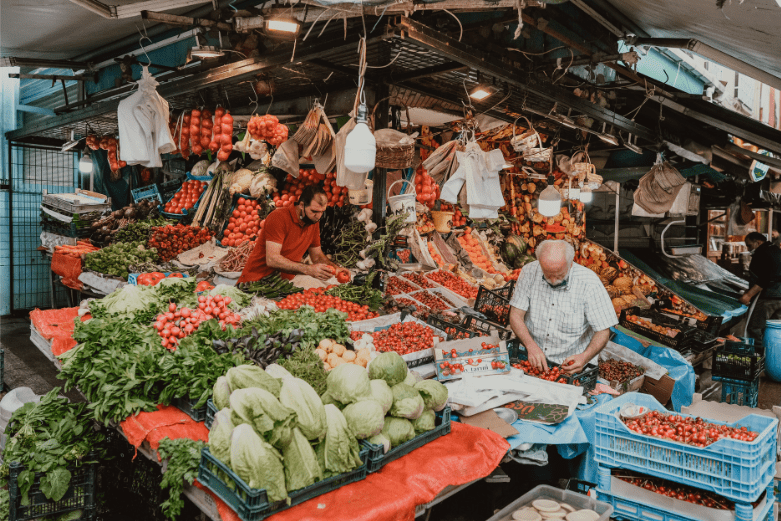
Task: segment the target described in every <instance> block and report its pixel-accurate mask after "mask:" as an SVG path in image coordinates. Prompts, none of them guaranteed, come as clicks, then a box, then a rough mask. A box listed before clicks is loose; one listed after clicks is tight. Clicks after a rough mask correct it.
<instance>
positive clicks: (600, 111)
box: [397, 17, 657, 141]
mask: <svg viewBox="0 0 781 521" xmlns="http://www.w3.org/2000/svg"><path fill="white" fill-rule="evenodd" d="M397 28H398V30H400V31H401V36H402V38H408V39H410V40H412V41H414V42H416V43H418V44H419V45H422V46H424V47H426V48H428V49H431V50H432V51H434V52H437V53H439V54H440V55H442V56H446V57H448V58H449V59H451V60H453V61H457V62H459V63H461V64H463V65H466V66H468V67H471V68H473V69H476V70H479V71H480V72H481V73H483V74H488V75H491V76H495V77H496V78H497V79H499V80H501V81H505V82H507V83H508V84H509V85H512V86H513V87H515V88H516V89H518V90H520V91H522V92H529V93H530V94H534V95H535V96H538V97H540V98H543V99H545V100H548V101H550V102H551V103H557V102H558V103H560V104H562V105H565V106H567V107H570V108H572V109H574V110H576V111H578V112H580V113H582V114H585V115H586V116H589V117H591V118H594V119H596V120H598V121H604V122H606V123H608V124H609V125H613V126H614V127H615V128H617V129H619V130H622V131H624V132H628V133H630V134H633V135H636V136H639V137H642V138H644V139H648V140H651V141H656V140H657V136H656V133H655V132H654V131H652V130H651V129H649V128H647V127H645V126H643V125H640V124H638V123H636V122H635V121H632V120H630V119H628V118H625V117H624V116H622V115H620V114H618V113H616V112H613V111H612V110H609V109H605V108H602V107H600V106H599V105H596V104H594V103H591V102H589V101H586V100H584V99H581V98H579V97H578V96H575V95H574V94H572V93H571V92H569V91H568V90H565V89H562V88H560V87H557V86H554V85H552V84H550V83H542V82H540V81H538V80H536V79H534V78H530V77H529V78H524V77H521V76H519V75H518V74H517V71H515V70H513V69H512V68H510V67H508V65H507V64H505V63H502V62H501V61H498V60H495V59H494V58H493V57H492V56H490V55H488V54H486V53H483V52H482V51H480V50H478V49H475V48H472V47H470V46H468V45H465V44H463V43H461V42H458V41H456V40H455V39H453V38H449V37H447V36H445V35H443V34H441V33H439V32H437V31H435V30H434V29H431V28H430V27H426V26H425V25H422V24H420V23H417V22H415V21H413V20H410V19H409V18H406V17H399V20H398V23H397ZM450 101H451V102H452V100H450Z"/></svg>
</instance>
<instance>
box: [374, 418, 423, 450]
mask: <svg viewBox="0 0 781 521" xmlns="http://www.w3.org/2000/svg"><path fill="white" fill-rule="evenodd" d="M382 435H383V436H385V437H386V438H388V439H389V440H390V443H391V447H398V446H399V445H401V444H402V443H404V442H407V441H409V440H411V439H412V438H414V437H415V427H413V426H412V422H410V421H409V420H407V419H405V418H394V417H393V416H386V417H385V426H384V427H383V428H382Z"/></svg>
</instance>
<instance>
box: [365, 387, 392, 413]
mask: <svg viewBox="0 0 781 521" xmlns="http://www.w3.org/2000/svg"><path fill="white" fill-rule="evenodd" d="M369 383H370V385H371V387H372V400H374V401H375V402H377V403H379V404H380V405H381V406H382V414H383V415H385V414H388V411H390V408H391V405H393V391H391V388H390V386H389V385H388V383H387V382H386V381H385V380H372V381H371V382H369Z"/></svg>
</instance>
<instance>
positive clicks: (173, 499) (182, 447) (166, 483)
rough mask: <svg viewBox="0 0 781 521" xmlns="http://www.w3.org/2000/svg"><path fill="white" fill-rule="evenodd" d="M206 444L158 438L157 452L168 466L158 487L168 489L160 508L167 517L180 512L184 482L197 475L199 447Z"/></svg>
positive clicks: (180, 439)
mask: <svg viewBox="0 0 781 521" xmlns="http://www.w3.org/2000/svg"><path fill="white" fill-rule="evenodd" d="M205 445H206V444H205V443H204V442H202V441H195V440H191V439H189V438H179V439H175V440H171V439H168V438H163V439H162V440H160V447H159V448H158V449H157V452H158V453H159V454H160V457H161V458H162V459H163V460H168V466H167V468H166V471H165V473H164V474H163V480H162V482H161V483H160V487H161V488H162V489H163V490H165V489H168V499H166V500H165V501H164V502H163V504H162V505H161V508H162V510H163V514H165V516H166V517H167V518H169V519H176V517H177V516H178V515H179V514H181V513H182V508H184V500H183V499H182V493H183V492H184V482H185V481H187V483H189V484H190V485H192V484H193V481H194V480H195V478H197V477H198V465H199V464H200V462H201V449H203V447H204V446H205Z"/></svg>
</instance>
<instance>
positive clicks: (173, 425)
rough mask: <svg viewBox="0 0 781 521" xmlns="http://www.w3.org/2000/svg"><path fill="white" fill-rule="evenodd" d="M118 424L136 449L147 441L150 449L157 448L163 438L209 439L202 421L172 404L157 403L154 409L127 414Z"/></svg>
mask: <svg viewBox="0 0 781 521" xmlns="http://www.w3.org/2000/svg"><path fill="white" fill-rule="evenodd" d="M119 425H120V427H121V428H122V432H124V433H125V437H127V441H128V442H130V444H131V445H133V446H134V447H135V448H136V449H138V447H140V446H141V444H142V443H144V441H148V442H149V445H150V446H151V447H152V449H154V450H157V447H159V446H160V440H162V439H163V438H169V439H172V440H175V439H178V438H190V439H191V440H195V441H204V442H205V441H209V429H207V428H206V425H204V423H203V422H197V421H195V420H193V419H192V418H190V417H189V416H187V414H185V413H183V412H182V411H181V410H179V409H178V408H177V407H174V406H172V405H158V406H157V410H156V411H153V412H140V413H138V414H136V415H135V416H128V417H127V419H126V420H125V421H123V422H122V423H120V424H119ZM134 457H135V456H134Z"/></svg>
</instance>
